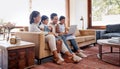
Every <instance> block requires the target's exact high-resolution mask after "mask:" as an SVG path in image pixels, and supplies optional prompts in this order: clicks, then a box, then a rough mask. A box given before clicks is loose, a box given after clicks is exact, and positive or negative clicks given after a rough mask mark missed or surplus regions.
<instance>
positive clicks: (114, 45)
mask: <svg viewBox="0 0 120 69" xmlns="http://www.w3.org/2000/svg"><path fill="white" fill-rule="evenodd" d="M109 40H111V39H100V40H97V44H98V45H99V54H97V56H98V58H99V59H101V60H103V61H105V62H107V63H110V64H113V63H111V62H109V61H107V60H105V59H103V54H111V53H112V54H118V57H119V60H118V63H119V64H113V65H117V66H120V43H111V42H109ZM103 46H108V47H110V52H103V48H102V47H103ZM113 48H119V51H118V52H113Z"/></svg>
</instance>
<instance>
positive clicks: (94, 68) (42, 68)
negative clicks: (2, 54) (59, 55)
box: [31, 46, 120, 69]
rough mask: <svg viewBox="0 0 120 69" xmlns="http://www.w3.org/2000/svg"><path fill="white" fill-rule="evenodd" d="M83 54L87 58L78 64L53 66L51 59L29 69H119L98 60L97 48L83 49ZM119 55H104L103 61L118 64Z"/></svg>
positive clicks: (104, 48) (106, 49)
mask: <svg viewBox="0 0 120 69" xmlns="http://www.w3.org/2000/svg"><path fill="white" fill-rule="evenodd" d="M83 50H84V53H85V54H86V55H87V56H88V57H87V58H83V60H81V61H80V62H79V63H77V64H74V63H65V64H64V65H57V64H55V63H54V62H53V61H52V60H51V59H50V60H51V61H47V60H46V59H44V60H43V62H45V61H47V62H45V63H42V64H41V65H36V66H35V67H34V68H31V69H120V67H119V66H115V65H112V64H109V63H106V62H104V61H101V60H100V59H98V57H97V54H98V46H94V47H93V46H92V47H88V48H85V49H83ZM109 50H110V48H108V47H106V46H105V47H103V51H104V52H105V51H109ZM118 50H119V49H118V48H114V51H118ZM118 57H119V55H118V54H109V55H104V57H103V58H104V59H106V60H107V61H110V62H112V63H118V62H120V60H118Z"/></svg>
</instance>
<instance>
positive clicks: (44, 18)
mask: <svg viewBox="0 0 120 69" xmlns="http://www.w3.org/2000/svg"><path fill="white" fill-rule="evenodd" d="M46 19H49V18H48V16H46V15H43V16H42V17H41V22H40V24H39V25H41V24H42V22H43V21H45V20H46Z"/></svg>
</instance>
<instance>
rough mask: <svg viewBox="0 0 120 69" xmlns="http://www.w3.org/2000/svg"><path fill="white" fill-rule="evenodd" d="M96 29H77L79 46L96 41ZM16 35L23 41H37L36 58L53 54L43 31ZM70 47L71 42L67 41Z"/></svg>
mask: <svg viewBox="0 0 120 69" xmlns="http://www.w3.org/2000/svg"><path fill="white" fill-rule="evenodd" d="M95 34H96V33H95V31H94V30H77V31H76V33H75V36H76V42H77V44H78V46H79V47H83V46H86V45H90V44H94V43H96V35H95ZM15 35H16V36H17V37H20V38H21V39H22V40H23V41H29V42H33V43H35V46H36V47H35V58H36V59H38V61H40V62H41V59H42V58H45V57H48V56H51V55H52V54H51V52H50V49H49V46H48V43H47V42H45V35H44V34H43V32H16V33H15ZM67 43H68V44H69V46H70V48H72V47H71V44H70V42H69V41H67Z"/></svg>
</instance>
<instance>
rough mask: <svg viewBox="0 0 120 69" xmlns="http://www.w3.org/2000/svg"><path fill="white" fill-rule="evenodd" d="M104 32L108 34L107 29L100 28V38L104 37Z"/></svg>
mask: <svg viewBox="0 0 120 69" xmlns="http://www.w3.org/2000/svg"><path fill="white" fill-rule="evenodd" d="M104 34H106V30H100V38H102V36H103V35H104Z"/></svg>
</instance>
